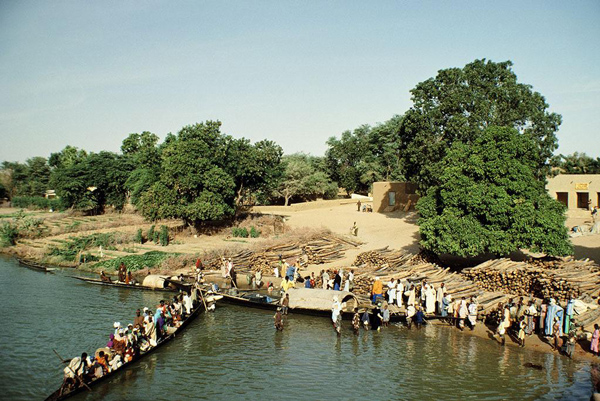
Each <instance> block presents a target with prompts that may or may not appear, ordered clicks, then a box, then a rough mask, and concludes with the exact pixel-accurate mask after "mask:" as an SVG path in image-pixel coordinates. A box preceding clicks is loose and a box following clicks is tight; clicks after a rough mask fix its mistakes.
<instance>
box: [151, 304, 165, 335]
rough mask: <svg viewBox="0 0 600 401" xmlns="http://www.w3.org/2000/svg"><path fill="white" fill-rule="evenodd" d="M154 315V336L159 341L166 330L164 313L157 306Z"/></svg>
mask: <svg viewBox="0 0 600 401" xmlns="http://www.w3.org/2000/svg"><path fill="white" fill-rule="evenodd" d="M157 316H158V317H157ZM154 317H155V318H156V319H155V325H156V337H157V341H159V340H161V339H162V338H163V337H164V335H165V330H166V320H165V313H164V312H163V310H162V309H160V308H159V309H157V310H156V315H154Z"/></svg>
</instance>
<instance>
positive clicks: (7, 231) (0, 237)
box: [0, 221, 19, 247]
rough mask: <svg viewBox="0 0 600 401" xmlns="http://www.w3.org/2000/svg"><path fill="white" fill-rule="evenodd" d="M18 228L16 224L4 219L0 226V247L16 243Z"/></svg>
mask: <svg viewBox="0 0 600 401" xmlns="http://www.w3.org/2000/svg"><path fill="white" fill-rule="evenodd" d="M18 236H19V230H18V229H17V226H16V225H13V224H12V223H10V222H8V221H5V222H4V223H3V224H2V226H0V247H6V246H13V245H15V244H16V243H17V237H18Z"/></svg>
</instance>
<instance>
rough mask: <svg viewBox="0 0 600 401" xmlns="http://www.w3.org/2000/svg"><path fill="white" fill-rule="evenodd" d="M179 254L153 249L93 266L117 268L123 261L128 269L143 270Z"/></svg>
mask: <svg viewBox="0 0 600 401" xmlns="http://www.w3.org/2000/svg"><path fill="white" fill-rule="evenodd" d="M177 255H179V254H177V253H167V252H161V251H151V252H146V253H145V254H143V255H127V256H121V257H119V258H115V259H110V260H104V261H102V262H100V263H96V264H94V265H93V266H92V268H93V269H103V270H117V269H118V267H119V265H120V264H121V262H122V263H124V264H125V266H126V267H127V268H128V269H130V270H132V271H136V270H142V269H144V268H146V267H147V268H150V269H152V268H154V267H158V266H159V265H160V264H161V263H162V262H163V261H164V260H165V259H167V258H169V257H172V256H177Z"/></svg>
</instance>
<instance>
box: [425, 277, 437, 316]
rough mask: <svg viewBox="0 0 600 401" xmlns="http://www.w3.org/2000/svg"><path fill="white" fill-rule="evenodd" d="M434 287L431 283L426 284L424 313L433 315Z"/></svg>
mask: <svg viewBox="0 0 600 401" xmlns="http://www.w3.org/2000/svg"><path fill="white" fill-rule="evenodd" d="M435 294H436V293H435V288H433V285H429V284H428V285H427V289H426V290H425V313H427V314H428V315H433V314H434V313H435Z"/></svg>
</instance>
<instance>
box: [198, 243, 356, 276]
mask: <svg viewBox="0 0 600 401" xmlns="http://www.w3.org/2000/svg"><path fill="white" fill-rule="evenodd" d="M358 245H360V243H359V242H356V241H352V240H349V239H347V238H343V237H340V236H335V235H323V236H320V237H317V238H313V239H310V240H307V241H306V242H300V241H294V242H289V243H283V244H278V245H274V246H270V247H267V248H264V249H262V250H260V251H252V250H248V249H246V250H243V251H239V252H237V253H235V254H232V255H226V257H227V258H229V257H230V258H231V259H232V261H233V264H234V266H235V268H236V270H237V271H238V273H243V272H250V271H251V272H258V271H260V272H262V274H264V275H272V274H273V269H274V268H275V267H276V266H278V263H279V259H280V258H281V259H286V261H288V262H296V261H297V262H299V263H300V264H301V265H304V264H306V263H309V264H322V263H330V262H333V261H335V260H337V259H340V258H342V257H343V256H344V251H345V250H347V249H349V248H351V247H356V246H358ZM204 266H205V268H207V269H211V270H219V269H220V268H221V258H220V257H218V256H216V257H213V258H211V259H210V260H208V261H207V262H205V263H204Z"/></svg>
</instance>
